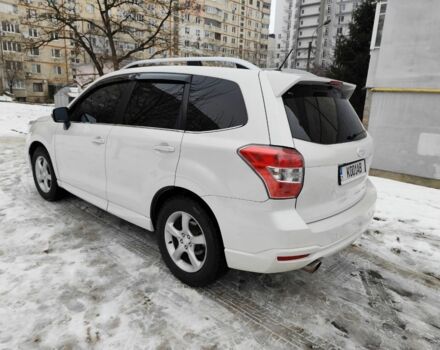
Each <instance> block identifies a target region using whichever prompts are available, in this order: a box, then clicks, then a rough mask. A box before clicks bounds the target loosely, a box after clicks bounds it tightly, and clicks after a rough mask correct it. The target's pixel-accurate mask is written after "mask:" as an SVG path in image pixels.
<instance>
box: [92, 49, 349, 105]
mask: <svg viewBox="0 0 440 350" xmlns="http://www.w3.org/2000/svg"><path fill="white" fill-rule="evenodd" d="M186 61H188V62H191V61H193V62H194V61H200V62H204V61H207V62H217V61H218V62H223V63H231V64H235V65H239V66H241V67H244V68H247V69H242V68H235V67H219V66H198V65H176V63H180V62H182V63H185V62H186ZM158 63H171V65H157V64H158ZM144 64H147V65H148V64H156V65H148V66H144ZM130 73H131V74H137V73H180V74H192V75H207V76H212V77H217V78H222V79H229V80H236V78H245V77H246V76H249V75H259V76H265V77H266V78H267V81H268V82H269V84H270V85H271V87H272V91H273V92H274V94H275V96H276V97H280V96H282V95H283V94H284V93H285V92H286V91H287V90H289V89H290V88H291V87H292V86H294V85H295V84H297V83H298V82H304V81H307V82H322V83H329V82H331V81H332V79H330V78H323V77H318V76H316V75H314V74H312V73H309V72H306V71H301V70H298V69H285V70H282V71H279V70H262V69H260V68H258V67H257V66H255V65H253V64H252V63H250V62H247V61H244V60H241V59H237V58H229V57H187V58H168V59H153V60H143V61H137V62H132V63H131V64H129V65H127V66H125V67H124V68H122V69H120V70H118V71H115V72H112V73H108V74H106V75H104V76H102V77H101V78H99V79H97V80H96V81H95V82H94V83H93V84H91V85H90V86H89V87H88V88H90V87H92V86H93V85H95V84H96V83H98V82H99V81H101V80H103V79H107V78H110V77H116V76H119V75H126V74H130ZM240 80H241V79H240ZM341 83H342V82H341ZM355 88H356V86H355V85H353V84H349V83H342V87H341V89H342V92H343V94H344V96H345V97H346V98H350V96H351V95H352V94H353V92H354V89H355Z"/></svg>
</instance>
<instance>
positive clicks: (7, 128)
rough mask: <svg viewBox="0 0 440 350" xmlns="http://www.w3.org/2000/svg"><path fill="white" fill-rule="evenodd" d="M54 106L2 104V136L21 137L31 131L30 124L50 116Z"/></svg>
mask: <svg viewBox="0 0 440 350" xmlns="http://www.w3.org/2000/svg"><path fill="white" fill-rule="evenodd" d="M52 110H53V106H52V105H32V104H27V103H13V102H0V136H19V135H23V134H26V133H27V132H28V130H29V122H30V121H31V120H35V119H37V118H40V117H43V116H47V115H50V114H51V113H52Z"/></svg>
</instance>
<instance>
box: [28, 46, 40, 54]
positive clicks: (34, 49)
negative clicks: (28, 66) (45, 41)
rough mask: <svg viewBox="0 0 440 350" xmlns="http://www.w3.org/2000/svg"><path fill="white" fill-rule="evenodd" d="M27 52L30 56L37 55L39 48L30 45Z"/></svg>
mask: <svg viewBox="0 0 440 350" xmlns="http://www.w3.org/2000/svg"><path fill="white" fill-rule="evenodd" d="M29 54H30V55H31V56H38V55H39V54H40V49H39V48H38V47H31V48H30V49H29Z"/></svg>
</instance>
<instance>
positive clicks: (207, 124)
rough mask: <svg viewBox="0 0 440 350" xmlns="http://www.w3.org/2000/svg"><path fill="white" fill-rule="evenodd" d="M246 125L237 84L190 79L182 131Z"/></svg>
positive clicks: (202, 78) (242, 101) (216, 80)
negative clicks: (184, 124) (184, 122)
mask: <svg viewBox="0 0 440 350" xmlns="http://www.w3.org/2000/svg"><path fill="white" fill-rule="evenodd" d="M246 122H247V113H246V106H245V104H244V100H243V95H242V94H241V90H240V87H239V86H238V84H236V83H235V82H233V81H230V80H225V79H218V78H212V77H205V76H200V75H195V76H193V78H192V81H191V88H190V93H189V101H188V109H187V117H186V130H188V131H210V130H219V129H226V128H232V127H237V126H242V125H244V124H246Z"/></svg>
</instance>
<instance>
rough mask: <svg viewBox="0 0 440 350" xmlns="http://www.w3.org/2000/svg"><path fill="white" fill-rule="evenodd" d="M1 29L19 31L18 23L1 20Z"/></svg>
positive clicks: (12, 31) (10, 31)
mask: <svg viewBox="0 0 440 350" xmlns="http://www.w3.org/2000/svg"><path fill="white" fill-rule="evenodd" d="M2 31H4V32H8V33H20V28H19V26H18V24H13V23H8V22H2Z"/></svg>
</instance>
